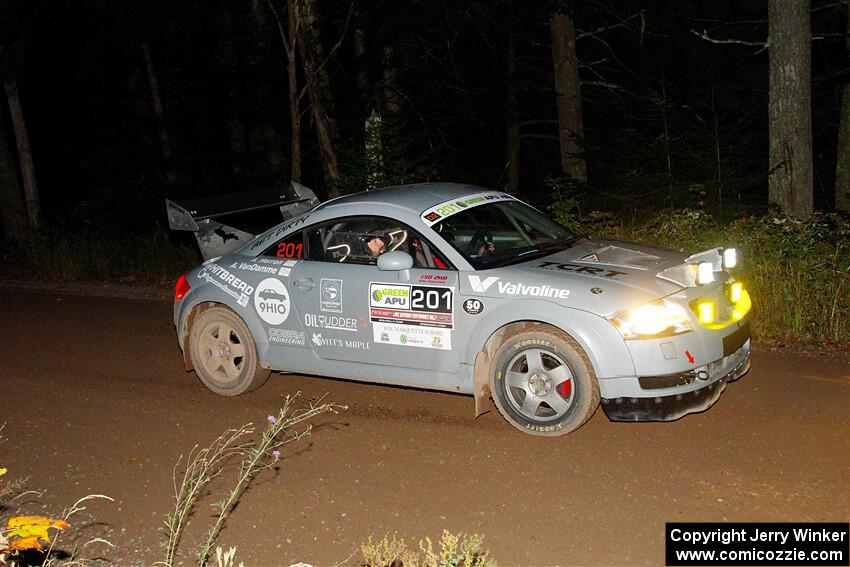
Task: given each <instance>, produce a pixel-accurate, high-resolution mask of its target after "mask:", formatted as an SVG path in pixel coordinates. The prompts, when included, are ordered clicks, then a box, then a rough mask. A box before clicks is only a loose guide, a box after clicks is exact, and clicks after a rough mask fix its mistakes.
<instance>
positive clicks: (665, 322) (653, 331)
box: [608, 301, 692, 339]
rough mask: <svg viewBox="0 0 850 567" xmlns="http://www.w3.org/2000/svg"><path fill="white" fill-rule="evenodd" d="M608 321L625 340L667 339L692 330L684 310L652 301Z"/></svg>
mask: <svg viewBox="0 0 850 567" xmlns="http://www.w3.org/2000/svg"><path fill="white" fill-rule="evenodd" d="M608 320H609V321H611V322H612V323H613V324H614V326H615V327H617V329H618V330H619V331H620V333H621V334H622V335H623V337H624V338H627V339H644V338H656V337H669V336H670V335H678V334H679V333H687V332H688V331H690V330H692V327H691V322H690V319H689V318H688V312H687V311H686V310H685V308H684V307H682V306H681V305H678V304H676V303H671V302H669V301H654V302H652V303H647V304H645V305H639V306H637V307H632V308H631V309H624V310H622V311H618V312H617V313H614V314H613V315H611V316H610V317H608Z"/></svg>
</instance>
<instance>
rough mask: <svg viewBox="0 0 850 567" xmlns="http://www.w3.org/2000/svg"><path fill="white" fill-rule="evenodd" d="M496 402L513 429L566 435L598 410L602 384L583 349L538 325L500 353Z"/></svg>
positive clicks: (493, 383) (509, 341)
mask: <svg viewBox="0 0 850 567" xmlns="http://www.w3.org/2000/svg"><path fill="white" fill-rule="evenodd" d="M492 368H493V370H492V373H491V377H490V391H491V392H492V395H493V401H494V402H495V404H496V407H497V408H498V409H499V412H500V413H501V414H502V416H503V417H504V418H505V419H506V420H507V421H508V422H509V423H510V424H511V425H513V426H514V427H516V428H517V429H520V430H521V431H525V432H526V433H530V434H532V435H543V436H552V437H554V436H558V435H566V434H567V433H570V432H572V431H575V430H576V429H578V428H579V427H581V426H582V425H583V424H584V423H585V422H586V421H587V420H588V419H590V417H591V416H592V415H593V413H594V412H595V411H596V408H597V407H599V384H598V383H597V381H596V374H595V373H594V372H593V366H592V365H591V364H590V360H589V359H588V357H587V354H585V352H584V350H582V348H581V347H580V346H579V345H578V343H576V342H575V340H573V338H572V337H570V336H569V335H567V334H566V333H564V332H562V331H560V330H557V329H554V328H552V327H548V326H543V325H540V326H538V327H536V328H533V329H532V330H529V331H524V332H522V333H518V334H516V335H512V336H511V337H509V338H508V339H507V340H506V341H505V342H504V343H502V345H501V346H500V347H499V348H498V349H497V350H496V353H495V356H494V357H493V367H492Z"/></svg>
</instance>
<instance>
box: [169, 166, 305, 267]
mask: <svg viewBox="0 0 850 567" xmlns="http://www.w3.org/2000/svg"><path fill="white" fill-rule="evenodd" d="M319 202H320V201H319V199H318V198H317V197H316V194H315V193H313V191H311V190H310V189H308V188H307V187H304V186H303V185H301V184H300V183H295V182H294V181H293V182H292V183H291V185H290V186H289V187H286V188H283V189H281V188H271V189H260V190H258V191H247V192H243V193H228V194H226V195H217V196H214V197H206V198H201V199H191V200H187V201H181V202H180V203H176V202H174V201H171V200H169V199H166V200H165V210H166V213H167V214H168V226H169V228H171V230H184V231H191V232H194V233H195V240H197V242H198V248H200V250H201V256H203V257H204V260H208V259H210V258H215V257H218V256H224V255H226V254H230V253H231V252H233V251H235V250H236V249H238V248H239V247H241V246H242V245H244V244H245V243H246V242H248V241H250V240H252V239H253V238H254V236H255V235H253V234H250V233H248V232H244V231H242V230H239V229H238V228H233V227H231V226H227V225H225V224H222V223H220V222H218V221H217V220H214V219H215V218H217V217H221V216H225V215H233V214H237V213H246V212H250V211H255V210H259V209H266V208H269V207H278V208H279V209H280V214H281V216H282V217H283V220H287V219H290V218H293V217H297V216H298V215H301V214H303V213H306V212H307V211H309V210H310V209H312V208H313V207H315V206H316V205H318V204H319Z"/></svg>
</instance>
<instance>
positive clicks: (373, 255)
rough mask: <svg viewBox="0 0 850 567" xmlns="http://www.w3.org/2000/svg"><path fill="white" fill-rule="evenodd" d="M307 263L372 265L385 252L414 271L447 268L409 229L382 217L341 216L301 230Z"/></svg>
mask: <svg viewBox="0 0 850 567" xmlns="http://www.w3.org/2000/svg"><path fill="white" fill-rule="evenodd" d="M304 232H305V233H306V240H307V243H308V250H309V256H308V259H309V260H317V261H321V262H340V263H346V264H365V265H370V266H374V265H376V264H377V263H378V257H379V256H380V255H381V254H384V253H385V252H390V251H393V250H400V251H402V252H407V253H408V254H410V255H411V256H412V257H413V265H414V266H415V267H417V268H431V269H449V264H448V262H446V260H445V258H443V256H442V255H441V254H438V253H437V252H436V250H434V248H433V246H431V245H429V244H428V243H427V242H426V241H425V239H424V238H422V237H421V236H420V235H419V234H418V233H416V232H415V231H413V229H411V228H410V227H408V226H406V225H404V224H401V223H399V222H398V221H396V220H393V219H388V218H383V217H345V218H340V219H336V220H333V221H329V222H325V223H322V224H318V225H315V226H312V227H310V228H308V229H306V230H305V231H304Z"/></svg>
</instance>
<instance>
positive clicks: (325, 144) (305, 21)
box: [297, 0, 340, 198]
mask: <svg viewBox="0 0 850 567" xmlns="http://www.w3.org/2000/svg"><path fill="white" fill-rule="evenodd" d="M297 5H298V20H299V30H298V32H299V33H298V45H299V47H300V48H301V61H302V64H303V65H304V75H305V76H306V79H307V84H308V93H309V95H310V109H311V111H312V114H313V121H314V124H315V126H316V135H317V137H318V139H319V149H320V151H321V153H322V166H323V168H324V172H325V185H326V186H327V196H328V197H330V198H333V197H338V196H339V195H340V190H339V170H338V167H337V156H336V141H337V139H338V137H339V136H338V131H337V125H336V120H335V119H334V117H333V93H332V91H331V84H330V75H329V74H328V71H327V67H326V65H325V49H324V46H323V44H322V37H321V33H320V30H321V28H320V26H319V14H318V11H317V9H316V0H303V1H301V2H297Z"/></svg>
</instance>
